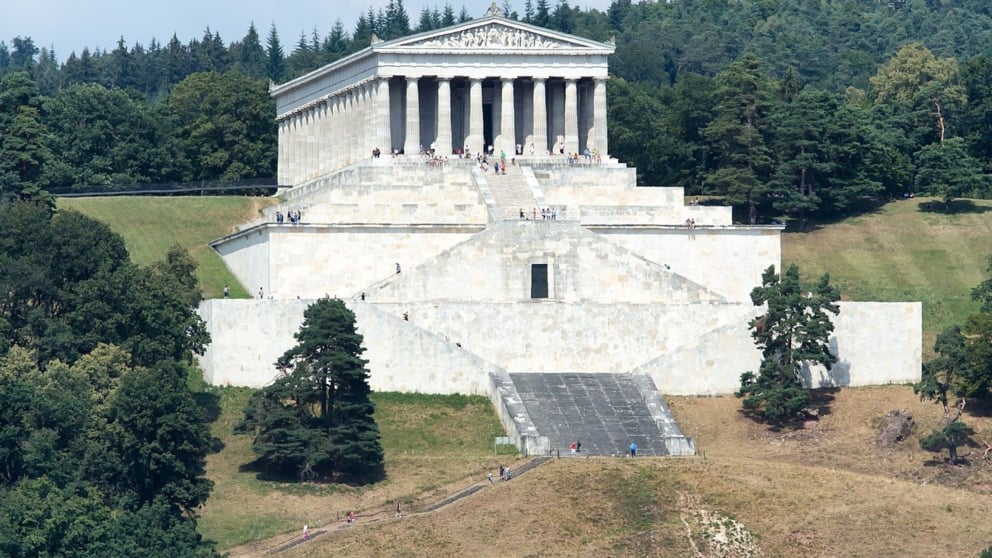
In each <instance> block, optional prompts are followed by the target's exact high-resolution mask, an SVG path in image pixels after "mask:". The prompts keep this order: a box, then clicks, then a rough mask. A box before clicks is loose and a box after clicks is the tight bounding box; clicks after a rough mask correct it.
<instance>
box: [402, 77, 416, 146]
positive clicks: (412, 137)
mask: <svg viewBox="0 0 992 558" xmlns="http://www.w3.org/2000/svg"><path fill="white" fill-rule="evenodd" d="M417 79H418V78H415V77H409V76H408V77H407V78H406V139H405V140H404V141H403V152H404V153H405V154H406V155H414V156H416V155H420V89H419V87H418V84H417Z"/></svg>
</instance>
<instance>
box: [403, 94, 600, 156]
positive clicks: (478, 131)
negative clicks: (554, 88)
mask: <svg viewBox="0 0 992 558" xmlns="http://www.w3.org/2000/svg"><path fill="white" fill-rule="evenodd" d="M419 82H420V80H419V79H418V78H412V77H410V78H405V84H406V92H405V93H406V95H405V97H406V102H405V107H404V112H405V128H404V131H403V136H404V137H403V141H402V143H401V146H402V147H401V148H402V150H403V152H404V153H408V154H416V153H419V151H420V150H421V149H423V148H426V147H429V146H430V145H431V144H433V145H434V147H435V149H436V150H437V152H438V153H441V154H449V153H453V152H455V151H456V150H458V149H462V148H465V147H467V148H468V149H469V150H470V151H471V152H479V151H480V150H483V149H485V148H486V147H488V146H487V145H485V138H484V130H483V127H484V122H483V112H482V111H483V91H482V84H483V80H482V79H470V80H469V87H468V89H469V105H468V110H467V113H468V114H467V118H466V120H467V121H468V133H467V134H466V135H465V142H464V145H460V144H458V145H456V144H455V143H454V140H453V137H452V129H451V123H452V112H451V106H452V105H451V80H450V79H448V78H437V102H436V104H435V105H434V106H435V107H437V110H436V111H435V112H434V114H433V117H434V118H436V122H435V123H434V124H436V128H435V129H436V131H437V132H436V134H435V136H434V137H433V139H432V141H423V139H424V138H421V136H420V130H421V129H422V122H421V116H422V111H421V110H420V108H421V107H420V99H421V95H420V84H419ZM527 82H529V83H531V84H532V89H531V97H532V98H531V99H529V100H527V102H524V103H523V106H522V108H523V125H524V127H525V128H526V129H528V131H529V132H530V133H528V134H518V131H517V130H516V128H515V126H516V120H517V119H516V114H515V109H514V107H515V87H516V85H515V84H516V83H523V82H518V81H517V80H514V79H512V78H502V79H500V80H499V85H498V88H497V89H498V90H497V91H496V92H495V93H496V94H494V100H495V99H496V98H498V99H499V103H493V104H492V111H493V113H492V115H491V119H492V123H493V137H492V138H491V140H492V146H493V149H494V151H496V152H500V151H505V152H507V153H513V152H514V150H515V148H516V146H517V144H520V145H521V146H523V147H524V149H525V153H527V154H529V149H530V146H531V145H533V146H534V151H535V154H538V155H541V154H544V153H545V151H547V150H553V151H555V152H559V151H564V152H565V153H577V152H579V151H580V150H584V149H585V148H589V150H590V151H594V150H595V151H598V152H600V153H602V154H605V153H607V152H608V146H607V135H606V80H605V79H596V80H594V81H593V87H592V88H591V91H589V93H588V94H587V95H585V103H583V106H582V107H581V108H580V106H579V101H578V98H579V96H578V84H579V82H578V80H574V79H568V80H564V92H563V94H562V95H554V94H553V95H551V96H550V100H549V96H548V89H547V80H546V79H543V78H533V79H530V80H527ZM497 94H498V95H497ZM549 102H550V105H551V113H550V116H552V122H556V121H560V122H561V123H562V124H561V126H560V128H561V129H560V130H555V132H557V133H556V137H552V138H551V141H549V130H548V117H549V112H548V103H549ZM580 117H581V120H582V122H580ZM580 124H585V126H584V131H585V135H584V137H581V138H580V130H581V129H582V126H580ZM497 125H498V128H497Z"/></svg>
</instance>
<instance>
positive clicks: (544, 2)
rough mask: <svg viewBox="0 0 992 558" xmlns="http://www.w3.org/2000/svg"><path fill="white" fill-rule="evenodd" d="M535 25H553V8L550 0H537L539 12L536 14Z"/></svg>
mask: <svg viewBox="0 0 992 558" xmlns="http://www.w3.org/2000/svg"><path fill="white" fill-rule="evenodd" d="M533 23H534V25H539V26H541V27H550V26H551V8H550V6H548V0H537V13H535V14H534V20H533Z"/></svg>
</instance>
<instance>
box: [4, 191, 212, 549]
mask: <svg viewBox="0 0 992 558" xmlns="http://www.w3.org/2000/svg"><path fill="white" fill-rule="evenodd" d="M184 255H185V258H184ZM187 260H188V254H185V252H184V251H182V250H180V249H175V250H174V253H172V254H170V259H169V260H167V261H166V262H162V263H160V264H157V265H155V266H153V267H151V268H142V267H139V266H136V265H135V264H133V263H131V262H130V261H129V257H128V253H127V250H126V249H125V247H124V242H123V240H122V239H121V238H120V237H119V236H117V235H116V234H114V233H113V232H111V231H110V229H109V228H108V227H106V226H105V225H103V224H101V223H98V222H96V221H93V220H92V219H89V218H87V217H84V216H83V215H81V214H79V213H75V212H71V211H67V212H62V211H60V212H56V213H53V212H52V209H51V207H50V206H48V205H47V204H43V203H37V202H31V201H16V202H0V293H2V296H0V402H2V404H0V554H2V555H4V556H24V557H27V556H68V555H72V556H94V557H96V556H129V555H138V554H141V555H149V556H184V557H185V556H189V557H194V556H215V555H216V553H215V552H214V551H213V550H212V547H211V546H210V545H209V544H206V543H204V541H202V540H201V539H200V536H199V535H198V534H197V532H196V521H195V515H194V512H195V510H196V509H197V508H198V507H199V506H200V505H202V504H203V503H204V502H205V501H206V499H207V496H208V494H209V492H210V489H211V486H212V483H211V481H209V480H208V479H206V478H205V476H204V473H205V464H206V461H205V460H206V455H207V452H208V451H209V449H210V447H211V438H210V435H209V431H208V429H207V425H206V421H205V418H204V416H203V411H202V409H201V408H200V407H199V406H198V405H197V403H196V402H195V400H194V399H193V396H192V394H191V393H190V391H189V388H188V387H187V386H186V380H187V376H188V375H189V374H190V370H189V365H188V364H187V363H188V362H189V360H190V359H191V356H192V353H193V352H194V351H199V350H202V346H203V344H204V343H205V342H206V341H207V340H208V338H207V335H206V332H205V331H204V329H203V324H202V322H201V321H200V320H199V318H198V317H197V316H196V314H195V312H194V306H193V304H195V302H194V300H196V299H197V298H198V297H199V294H198V288H197V286H196V282H195V279H192V281H191V278H192V277H193V275H192V273H193V271H194V270H191V269H189V268H188V267H187V266H185V265H183V262H185V261H187Z"/></svg>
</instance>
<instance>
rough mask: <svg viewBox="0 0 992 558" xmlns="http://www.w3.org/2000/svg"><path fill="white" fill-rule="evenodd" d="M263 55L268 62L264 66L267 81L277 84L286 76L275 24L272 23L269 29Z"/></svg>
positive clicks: (283, 57)
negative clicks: (266, 57)
mask: <svg viewBox="0 0 992 558" xmlns="http://www.w3.org/2000/svg"><path fill="white" fill-rule="evenodd" d="M265 54H266V55H267V56H268V58H269V60H268V63H267V64H266V67H265V68H266V72H267V73H268V75H269V79H270V80H272V81H274V82H276V83H279V82H281V81H282V80H283V78H284V77H285V75H286V67H285V57H286V55H285V54H284V53H283V51H282V44H281V43H280V42H279V32H278V31H276V24H275V23H274V22H273V23H272V27H270V28H269V38H268V39H267V40H266V42H265Z"/></svg>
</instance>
